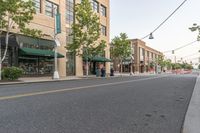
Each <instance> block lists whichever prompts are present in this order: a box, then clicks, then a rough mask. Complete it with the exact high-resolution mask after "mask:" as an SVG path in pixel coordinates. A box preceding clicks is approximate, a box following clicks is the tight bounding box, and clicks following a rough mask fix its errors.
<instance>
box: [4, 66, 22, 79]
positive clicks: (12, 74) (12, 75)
mask: <svg viewBox="0 0 200 133" xmlns="http://www.w3.org/2000/svg"><path fill="white" fill-rule="evenodd" d="M22 74H23V70H22V69H21V68H18V67H7V68H4V69H3V70H2V78H3V80H17V79H18V78H19V77H21V76H22Z"/></svg>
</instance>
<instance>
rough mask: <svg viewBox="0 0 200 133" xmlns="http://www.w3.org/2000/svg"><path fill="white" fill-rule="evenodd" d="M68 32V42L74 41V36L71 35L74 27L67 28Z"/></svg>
mask: <svg viewBox="0 0 200 133" xmlns="http://www.w3.org/2000/svg"><path fill="white" fill-rule="evenodd" d="M66 34H67V36H66V42H67V44H69V43H72V42H73V36H72V35H71V34H72V29H71V28H67V29H66Z"/></svg>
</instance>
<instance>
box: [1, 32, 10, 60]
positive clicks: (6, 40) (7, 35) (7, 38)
mask: <svg viewBox="0 0 200 133" xmlns="http://www.w3.org/2000/svg"><path fill="white" fill-rule="evenodd" d="M8 40H9V32H6V38H5V43H6V48H5V51H4V54H3V58H2V60H1V62H3V61H4V60H5V57H6V54H7V51H8Z"/></svg>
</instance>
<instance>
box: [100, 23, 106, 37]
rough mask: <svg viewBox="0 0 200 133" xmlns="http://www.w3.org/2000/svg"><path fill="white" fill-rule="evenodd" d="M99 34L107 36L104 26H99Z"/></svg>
mask: <svg viewBox="0 0 200 133" xmlns="http://www.w3.org/2000/svg"><path fill="white" fill-rule="evenodd" d="M101 34H102V35H104V36H106V35H107V33H106V26H104V25H101Z"/></svg>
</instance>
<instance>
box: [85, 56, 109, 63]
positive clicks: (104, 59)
mask: <svg viewBox="0 0 200 133" xmlns="http://www.w3.org/2000/svg"><path fill="white" fill-rule="evenodd" d="M83 60H84V61H86V58H83ZM88 61H90V62H111V59H108V58H105V57H102V56H95V57H89V58H88Z"/></svg>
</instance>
